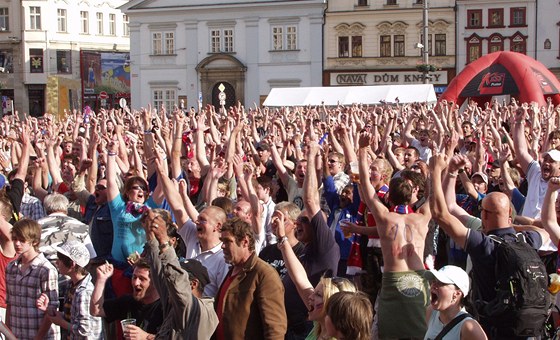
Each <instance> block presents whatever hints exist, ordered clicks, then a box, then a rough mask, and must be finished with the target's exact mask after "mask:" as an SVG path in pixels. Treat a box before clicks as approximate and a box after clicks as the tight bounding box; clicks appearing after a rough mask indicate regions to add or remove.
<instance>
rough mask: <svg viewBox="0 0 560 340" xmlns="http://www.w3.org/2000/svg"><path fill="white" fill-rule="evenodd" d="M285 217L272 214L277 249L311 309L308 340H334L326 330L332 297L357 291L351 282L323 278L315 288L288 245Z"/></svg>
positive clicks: (335, 278)
mask: <svg viewBox="0 0 560 340" xmlns="http://www.w3.org/2000/svg"><path fill="white" fill-rule="evenodd" d="M286 218H287V217H285V216H284V214H283V213H282V211H280V210H276V211H275V212H274V214H273V215H272V221H271V223H272V230H273V231H274V232H275V234H276V236H277V237H278V240H279V241H278V249H280V251H281V252H282V257H283V258H284V262H285V265H286V268H287V269H288V275H290V278H291V279H292V281H293V282H294V284H295V285H296V288H297V290H298V293H299V296H300V297H301V299H302V300H303V301H304V302H306V303H307V308H308V310H309V316H308V319H309V320H310V321H313V329H312V330H311V332H310V333H309V335H308V336H307V337H306V340H326V339H331V337H329V336H328V335H327V331H326V328H325V317H326V314H327V305H328V302H329V298H330V297H331V296H332V295H334V294H335V293H337V292H343V291H344V292H356V287H355V286H354V284H353V283H352V282H350V281H349V280H348V279H345V278H340V277H325V276H323V277H322V278H321V280H320V281H319V283H318V284H317V286H315V288H314V287H313V286H312V285H311V282H310V281H309V279H308V278H307V273H306V272H305V269H304V268H303V265H302V264H301V262H300V261H299V259H298V258H297V256H296V254H295V253H294V251H293V249H292V247H291V246H290V244H289V242H286V238H287V237H286V230H285V227H284V221H285V219H286ZM326 276H330V275H326Z"/></svg>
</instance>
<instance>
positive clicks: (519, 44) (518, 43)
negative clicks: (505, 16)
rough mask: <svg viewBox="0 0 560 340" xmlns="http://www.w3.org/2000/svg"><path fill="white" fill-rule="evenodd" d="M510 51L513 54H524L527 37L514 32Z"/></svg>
mask: <svg viewBox="0 0 560 340" xmlns="http://www.w3.org/2000/svg"><path fill="white" fill-rule="evenodd" d="M510 50H511V51H513V52H519V53H523V54H526V53H527V37H526V36H524V35H523V34H521V33H520V32H516V33H515V34H514V35H513V36H512V37H511V45H510Z"/></svg>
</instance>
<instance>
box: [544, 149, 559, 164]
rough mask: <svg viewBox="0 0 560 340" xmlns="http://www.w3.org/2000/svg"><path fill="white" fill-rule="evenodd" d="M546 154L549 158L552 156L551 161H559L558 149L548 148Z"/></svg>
mask: <svg viewBox="0 0 560 340" xmlns="http://www.w3.org/2000/svg"><path fill="white" fill-rule="evenodd" d="M546 154H547V155H549V156H550V158H552V160H553V161H555V162H560V151H558V150H556V149H551V150H548V151H547V152H546Z"/></svg>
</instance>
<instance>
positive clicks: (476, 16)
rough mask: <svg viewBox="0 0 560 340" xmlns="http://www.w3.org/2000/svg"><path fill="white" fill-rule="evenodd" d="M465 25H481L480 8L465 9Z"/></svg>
mask: <svg viewBox="0 0 560 340" xmlns="http://www.w3.org/2000/svg"><path fill="white" fill-rule="evenodd" d="M467 27H468V28H478V27H482V10H481V9H476V10H468V11H467Z"/></svg>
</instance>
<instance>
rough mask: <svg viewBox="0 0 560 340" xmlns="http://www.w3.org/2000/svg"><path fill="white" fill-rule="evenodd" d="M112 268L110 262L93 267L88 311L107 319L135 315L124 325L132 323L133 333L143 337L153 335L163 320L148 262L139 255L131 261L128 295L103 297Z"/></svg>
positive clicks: (126, 317)
mask: <svg viewBox="0 0 560 340" xmlns="http://www.w3.org/2000/svg"><path fill="white" fill-rule="evenodd" d="M113 270H114V269H113V265H112V264H109V263H106V264H103V265H101V266H99V267H97V279H96V281H95V288H94V289H93V293H92V296H91V302H90V306H89V311H90V313H91V315H93V316H101V317H104V318H105V320H106V321H107V322H113V321H115V320H123V319H129V318H133V319H136V326H128V327H133V328H134V332H135V333H142V332H143V333H142V334H143V336H144V337H143V338H144V339H146V337H147V336H149V335H151V336H152V337H153V336H154V335H155V334H156V333H157V331H158V329H159V327H160V326H161V324H162V323H163V311H162V308H161V301H160V298H159V294H158V292H157V290H156V287H155V285H154V284H153V283H152V280H151V275H150V264H149V263H147V262H146V261H145V260H143V259H141V260H139V261H138V262H136V263H135V264H134V271H133V273H132V295H123V296H121V297H119V298H117V299H112V300H105V299H104V296H103V293H104V291H105V284H106V283H107V280H109V278H110V277H111V276H112V275H113ZM138 325H140V326H141V327H138ZM141 331H142V332H141Z"/></svg>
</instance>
